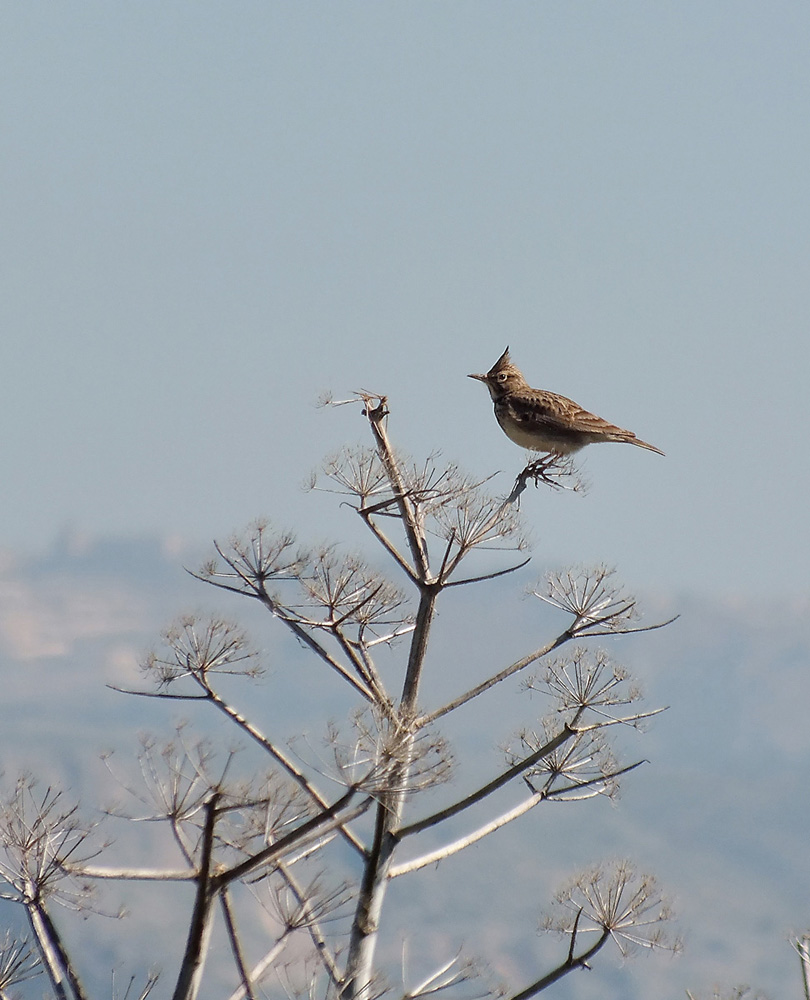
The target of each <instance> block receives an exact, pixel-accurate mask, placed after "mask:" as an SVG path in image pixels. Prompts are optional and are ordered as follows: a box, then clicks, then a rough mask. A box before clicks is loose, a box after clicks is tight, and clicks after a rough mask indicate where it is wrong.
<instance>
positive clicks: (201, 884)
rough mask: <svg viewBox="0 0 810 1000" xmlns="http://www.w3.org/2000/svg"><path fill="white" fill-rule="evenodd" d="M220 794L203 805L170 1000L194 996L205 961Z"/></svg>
mask: <svg viewBox="0 0 810 1000" xmlns="http://www.w3.org/2000/svg"><path fill="white" fill-rule="evenodd" d="M219 799H220V793H219V792H214V794H213V795H212V796H211V798H210V799H209V800H208V801H207V802H206V803H205V825H204V827H203V837H202V848H201V851H200V865H199V870H198V872H197V875H196V881H197V892H196V894H195V898H194V909H193V911H192V916H191V925H190V926H189V930H188V940H187V942H186V950H185V953H184V955H183V963H182V965H181V966H180V975H179V976H178V977H177V985H176V987H175V990H174V994H173V1000H188V998H193V997H194V996H195V995H196V992H197V988H198V986H199V977H200V975H201V973H202V967H203V963H204V961H205V942H206V940H207V937H208V932H209V930H210V926H211V900H212V896H213V893H212V892H211V863H212V859H213V850H214V824H215V822H216V815H217V803H218V801H219Z"/></svg>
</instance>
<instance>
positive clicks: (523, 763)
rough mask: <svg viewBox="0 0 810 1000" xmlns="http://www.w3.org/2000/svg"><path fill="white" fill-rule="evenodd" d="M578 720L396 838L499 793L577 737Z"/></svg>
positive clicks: (434, 823) (455, 814) (439, 820)
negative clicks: (512, 781) (513, 780)
mask: <svg viewBox="0 0 810 1000" xmlns="http://www.w3.org/2000/svg"><path fill="white" fill-rule="evenodd" d="M576 718H577V717H576V716H575V718H574V720H573V722H572V724H571V725H570V726H569V725H568V723H566V724H565V725H563V727H562V729H561V730H560V731H559V733H557V735H556V736H555V737H553V738H552V739H550V740H549V741H548V743H545V744H544V745H543V746H542V747H540V748H539V749H537V750H535V751H534V752H533V753H530V754H529V756H528V757H524V758H523V760H519V761H518V762H517V764H513V765H512V767H509V768H507V769H506V770H505V771H504V772H503V773H502V774H499V775H498V776H497V778H493V779H492V781H488V782H487V783H486V784H485V785H482V786H481V787H480V788H478V789H477V790H476V791H474V792H471V793H470V794H469V795H466V796H465V797H464V798H463V799H460V800H459V801H458V802H455V803H453V805H451V806H446V807H445V808H444V809H440V810H439V811H438V812H435V813H433V814H432V815H431V816H426V817H425V818H424V819H421V820H419V821H417V822H416V823H410V824H409V825H408V826H403V827H402V828H401V829H400V830H397V831H395V836H396V837H398V838H399V839H400V840H401V839H402V838H403V837H409V836H411V835H412V834H414V833H421V831H422V830H426V829H427V828H428V827H431V826H436V824H437V823H441V822H443V821H444V820H446V819H450V817H451V816H457V815H458V813H460V812H462V811H463V810H465V809H469V808H470V806H473V805H475V803H476V802H480V801H481V800H482V799H484V798H486V797H487V796H488V795H491V794H492V793H493V792H494V791H497V789H499V788H502V787H503V786H504V785H505V784H506V783H507V782H509V781H511V780H512V778H515V777H517V776H518V775H519V774H522V773H523V772H524V771H526V770H528V769H529V768H530V767H531V766H532V765H533V764H536V763H537V762H538V761H539V760H542V758H543V757H547V756H548V755H549V754H550V753H553V752H554V751H555V750H556V749H557V747H560V746H562V745H563V743H565V742H566V741H567V740H569V739H571V737H572V736H576V729H575V728H573V727H574V725H575V724H576Z"/></svg>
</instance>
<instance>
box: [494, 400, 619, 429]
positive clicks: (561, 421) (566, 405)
mask: <svg viewBox="0 0 810 1000" xmlns="http://www.w3.org/2000/svg"><path fill="white" fill-rule="evenodd" d="M521 403H522V405H521V406H519V407H514V408H513V416H514V418H515V420H516V421H517V422H518V423H519V424H521V425H522V426H523V427H525V428H526V429H527V430H529V429H530V428H531V427H532V426H534V427H538V428H540V427H542V428H548V429H550V430H558V429H561V430H569V431H580V432H582V433H586V434H593V433H596V434H610V433H614V432H615V433H621V434H625V433H628V432H627V431H624V430H622V428H621V427H617V426H616V425H615V424H611V423H609V422H608V421H607V420H603V419H602V418H601V417H597V415H596V414H595V413H590V412H589V411H588V410H584V409H583V408H582V407H581V406H580V405H579V403H575V402H574V401H573V399H568V397H567V396H559V395H557V393H555V392H542V391H536V392H533V393H532V394H531V395H528V394H527V395H526V396H524V397H523V398H522V399H521Z"/></svg>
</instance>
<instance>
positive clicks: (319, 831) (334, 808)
mask: <svg viewBox="0 0 810 1000" xmlns="http://www.w3.org/2000/svg"><path fill="white" fill-rule="evenodd" d="M357 792H358V787H357V786H355V785H352V786H351V787H350V788H349V789H348V790H347V791H346V792H345V793H344V794H343V795H341V797H340V798H339V799H337V800H336V801H335V802H333V803H332V805H331V806H328V807H327V808H326V809H324V810H322V812H320V813H318V815H317V816H313V817H312V818H311V819H308V820H306V821H305V822H304V823H302V824H301V825H300V826H298V827H296V828H295V829H294V830H291V831H290V832H289V833H288V834H286V835H285V836H283V837H279V839H278V840H276V841H274V842H273V843H272V844H270V845H269V846H268V847H266V848H264V850H262V851H259V852H258V853H257V854H254V855H252V856H251V857H249V858H246V859H245V860H244V861H240V862H239V864H236V865H233V866H232V867H231V868H227V869H225V870H224V871H221V872H219V873H218V874H217V875H215V876H214V877H213V879H212V882H213V883H214V885H215V887H216V889H217V890H218V889H220V888H221V887H222V886H226V885H228V884H230V883H231V882H233V881H235V880H236V879H240V878H243V877H244V876H245V875H248V874H249V873H250V872H251V871H253V870H254V869H255V868H258V867H259V866H260V865H267V864H271V863H272V862H273V861H275V860H276V858H280V857H283V856H284V854H285V852H287V851H289V850H290V848H292V847H301V846H302V845H303V844H305V843H307V842H308V841H309V840H311V839H313V838H315V839H317V838H318V837H322V836H323V835H324V834H325V833H327V832H328V831H329V830H333V829H335V827H339V826H342V825H343V824H345V823H347V822H348V821H349V820H351V819H356V817H357V816H360V815H361V814H362V813H364V812H365V811H366V809H368V807H369V806H370V805H371V803H372V801H373V800H372V799H371V798H367V799H364V800H363V802H361V803H360V804H359V805H357V806H355V807H354V808H353V809H351V810H349V811H348V813H346V814H345V815H343V816H341V815H340V813H341V810H342V809H344V808H345V807H346V806H348V804H349V802H350V801H351V800H352V799H353V798H354V796H355V795H356V794H357Z"/></svg>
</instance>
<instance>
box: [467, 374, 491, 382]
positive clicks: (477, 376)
mask: <svg viewBox="0 0 810 1000" xmlns="http://www.w3.org/2000/svg"><path fill="white" fill-rule="evenodd" d="M467 378H477V379H478V381H479V382H486V380H487V377H486V375H468V376H467Z"/></svg>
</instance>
